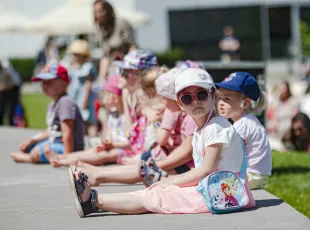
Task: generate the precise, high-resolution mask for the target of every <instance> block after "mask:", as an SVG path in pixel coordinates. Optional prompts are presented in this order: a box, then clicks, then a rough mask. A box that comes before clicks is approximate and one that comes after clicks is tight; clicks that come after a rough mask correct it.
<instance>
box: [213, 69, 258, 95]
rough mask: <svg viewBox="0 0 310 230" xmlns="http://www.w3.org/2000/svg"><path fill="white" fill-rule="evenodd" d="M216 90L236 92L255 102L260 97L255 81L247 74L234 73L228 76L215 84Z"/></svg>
mask: <svg viewBox="0 0 310 230" xmlns="http://www.w3.org/2000/svg"><path fill="white" fill-rule="evenodd" d="M215 85H216V86H217V87H218V88H223V89H228V90H232V91H237V92H240V93H243V94H244V95H246V96H248V97H249V98H250V99H251V100H253V101H257V100H258V98H259V96H260V88H259V86H258V84H257V81H256V79H255V78H254V77H253V76H252V75H251V74H250V73H247V72H235V73H232V74H230V75H229V76H228V77H227V78H225V79H224V81H222V82H221V83H216V84H215Z"/></svg>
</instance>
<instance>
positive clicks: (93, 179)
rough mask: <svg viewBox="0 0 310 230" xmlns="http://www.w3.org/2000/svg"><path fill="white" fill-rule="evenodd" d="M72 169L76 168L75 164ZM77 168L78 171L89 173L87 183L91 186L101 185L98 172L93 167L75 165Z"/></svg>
mask: <svg viewBox="0 0 310 230" xmlns="http://www.w3.org/2000/svg"><path fill="white" fill-rule="evenodd" d="M71 169H72V170H73V169H74V166H73V167H71ZM75 170H76V172H83V173H85V174H87V177H88V179H87V183H88V184H89V185H90V186H99V185H100V181H99V178H98V176H97V175H98V174H97V173H96V172H94V171H93V170H92V168H82V167H76V166H75Z"/></svg>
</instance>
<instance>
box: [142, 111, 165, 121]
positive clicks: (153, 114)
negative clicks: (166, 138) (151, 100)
mask: <svg viewBox="0 0 310 230" xmlns="http://www.w3.org/2000/svg"><path fill="white" fill-rule="evenodd" d="M145 113H146V114H145V115H146V118H147V122H148V124H151V123H154V122H156V121H160V120H161V113H160V112H159V111H156V110H153V109H147V110H146V111H145Z"/></svg>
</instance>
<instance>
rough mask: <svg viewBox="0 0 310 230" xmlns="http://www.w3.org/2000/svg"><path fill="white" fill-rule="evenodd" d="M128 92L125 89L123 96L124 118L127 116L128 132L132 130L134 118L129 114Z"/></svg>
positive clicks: (126, 125) (126, 128) (126, 127)
mask: <svg viewBox="0 0 310 230" xmlns="http://www.w3.org/2000/svg"><path fill="white" fill-rule="evenodd" d="M128 94H129V92H128V90H127V89H123V95H122V100H123V106H124V116H125V130H126V132H127V131H129V130H130V128H131V126H132V118H131V115H130V112H129V106H128V103H127V97H128Z"/></svg>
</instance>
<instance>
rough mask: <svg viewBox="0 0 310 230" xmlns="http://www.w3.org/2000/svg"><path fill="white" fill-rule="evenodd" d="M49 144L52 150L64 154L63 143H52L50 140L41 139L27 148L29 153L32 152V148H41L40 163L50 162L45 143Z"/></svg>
mask: <svg viewBox="0 0 310 230" xmlns="http://www.w3.org/2000/svg"><path fill="white" fill-rule="evenodd" d="M45 144H48V145H49V146H50V148H51V150H52V151H53V152H55V153H57V154H64V145H63V143H50V142H49V141H48V140H44V141H40V142H38V143H37V144H35V145H32V146H31V147H29V148H28V149H27V151H26V152H27V153H30V152H31V150H32V149H34V148H37V149H38V150H39V154H40V155H39V156H40V163H48V159H47V158H46V157H45V155H44V145H45Z"/></svg>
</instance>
